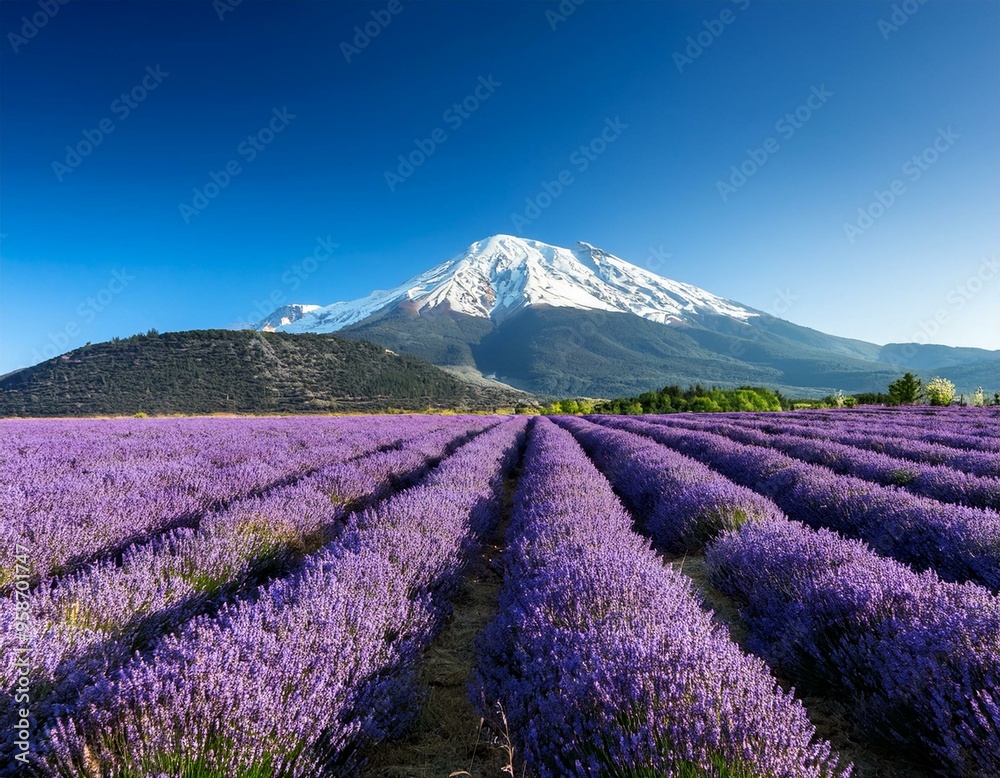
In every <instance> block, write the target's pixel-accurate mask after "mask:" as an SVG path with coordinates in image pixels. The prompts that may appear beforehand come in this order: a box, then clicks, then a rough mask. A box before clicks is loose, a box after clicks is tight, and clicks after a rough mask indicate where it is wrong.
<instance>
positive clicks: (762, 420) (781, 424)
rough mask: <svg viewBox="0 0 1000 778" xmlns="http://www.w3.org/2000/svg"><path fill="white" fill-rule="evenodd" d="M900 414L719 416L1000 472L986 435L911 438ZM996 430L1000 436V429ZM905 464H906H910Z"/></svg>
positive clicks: (771, 430)
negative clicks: (953, 439)
mask: <svg viewBox="0 0 1000 778" xmlns="http://www.w3.org/2000/svg"><path fill="white" fill-rule="evenodd" d="M678 418H679V417H678ZM687 418H688V419H689V420H693V419H690V417H687ZM897 418H898V416H897V414H896V413H893V412H885V413H883V414H882V415H879V416H872V415H869V414H867V413H858V412H857V411H851V412H846V411H844V412H841V413H840V414H839V415H836V416H833V417H830V418H828V417H827V416H822V417H818V416H815V415H807V414H781V415H775V414H769V415H763V414H717V415H715V416H714V418H713V421H715V422H717V423H723V422H725V423H731V424H734V425H739V426H741V427H749V428H751V429H755V430H759V431H761V432H765V433H768V434H772V435H784V434H795V435H798V436H800V437H802V438H807V439H809V440H816V441H830V442H833V443H841V444H845V445H848V446H853V447H855V448H859V449H864V450H866V451H871V452H874V453H876V454H885V455H887V456H889V457H894V458H897V459H901V460H909V461H911V462H919V463H923V464H928V465H946V466H947V467H950V468H952V469H954V470H960V471H962V472H964V473H968V474H969V475H975V476H984V477H994V478H995V477H1000V451H990V450H984V449H982V448H980V447H979V446H980V443H981V440H982V438H981V436H980V435H970V434H969V433H968V430H967V429H963V432H964V434H963V436H962V440H963V442H964V443H965V446H964V447H961V448H960V447H957V446H946V445H943V444H941V443H934V442H930V441H927V440H921V439H919V438H913V437H907V436H906V433H905V431H904V430H905V427H906V426H907V425H900V424H899V423H898V422H897V420H896V419H897ZM925 425H927V426H925V427H924V428H922V429H923V430H924V431H925V432H927V431H932V430H934V428H933V427H931V426H930V425H929V424H927V422H925ZM932 434H934V433H933V432H932ZM996 434H998V435H1000V432H997V433H996ZM902 466H903V467H906V465H905V464H904V465H902Z"/></svg>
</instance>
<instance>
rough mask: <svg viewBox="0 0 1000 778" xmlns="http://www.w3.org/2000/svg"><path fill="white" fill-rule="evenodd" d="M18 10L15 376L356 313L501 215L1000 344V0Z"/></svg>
mask: <svg viewBox="0 0 1000 778" xmlns="http://www.w3.org/2000/svg"><path fill="white" fill-rule="evenodd" d="M894 7H895V8H896V10H895V11H894ZM0 22H2V33H3V41H2V42H0V48H2V54H0V87H2V104H0V154H2V156H0V187H2V188H0V219H2V224H0V233H2V234H0V239H2V244H0V346H2V351H0V372H4V371H6V370H10V369H14V368H17V367H20V366H24V365H28V364H32V363H34V362H37V361H39V360H40V359H41V358H43V357H50V356H53V355H54V354H56V353H62V352H64V351H67V350H69V349H71V348H75V347H77V346H81V345H83V344H84V343H85V342H86V341H93V342H97V341H101V340H107V339H109V338H111V337H112V336H115V335H119V336H125V335H130V334H133V333H135V332H144V331H146V330H147V329H149V328H154V327H155V328H157V329H159V330H160V331H167V330H181V329H194V328H207V327H227V326H232V325H234V324H235V323H237V322H241V321H246V320H254V319H257V318H260V316H262V315H263V313H264V312H266V311H265V310H263V309H267V308H269V307H273V306H271V305H270V303H269V302H268V300H281V301H286V302H307V303H318V304H329V303H332V302H334V301H337V300H343V299H353V298H355V297H360V296H363V295H365V294H367V293H368V292H370V291H371V290H372V289H377V288H387V287H390V286H395V285H396V284H398V283H401V282H402V281H404V280H405V279H406V278H407V277H409V276H411V275H413V274H415V273H418V272H420V271H423V270H425V269H427V268H429V267H431V266H432V265H434V264H437V263H438V262H441V261H444V260H446V259H449V258H450V257H452V256H454V255H455V254H457V253H458V252H460V251H461V250H462V249H463V248H465V247H466V246H467V245H468V244H470V243H471V242H473V241H475V240H479V239H482V238H484V237H486V236H488V235H491V234H495V233H514V234H519V235H522V236H524V237H530V238H534V239H537V240H542V241H546V242H549V243H555V244H558V245H564V246H571V245H573V244H574V243H575V242H576V241H578V240H585V241H587V242H590V243H593V244H596V245H598V246H600V247H602V248H604V249H605V250H607V251H610V252H612V253H614V254H617V255H619V256H621V257H623V258H625V259H628V260H630V261H633V262H635V263H636V264H640V265H645V266H646V267H649V268H650V269H653V270H656V271H657V272H659V273H661V274H662V275H665V276H667V277H670V278H674V279H677V280H680V281H685V282H689V283H693V284H696V285H698V286H701V287H703V288H705V289H708V290H710V291H712V292H715V293H716V294H720V295H723V296H726V297H730V298H732V299H735V300H738V301H740V302H743V303H745V304H747V305H751V306H753V307H756V308H759V309H763V310H766V311H770V312H773V313H776V314H778V315H781V316H783V317H784V318H787V319H789V320H791V321H793V322H796V323H798V324H803V325H807V326H811V327H815V328H817V329H820V330H823V331H826V332H830V333H833V334H837V335H844V336H850V337H856V338H861V339H864V340H869V341H873V342H876V343H886V342H893V341H911V340H918V341H923V342H927V341H930V342H939V343H946V344H950V345H969V346H980V347H986V348H1000V265H998V260H1000V3H998V2H996V0H970V1H966V0H930V1H929V2H926V3H923V4H921V3H919V2H917V0H907V1H906V2H890V3H882V2H834V1H830V2H761V1H759V0H738V1H737V2H719V3H714V2H693V3H681V2H662V3H657V2H634V3H633V2H601V1H600V0H587V2H583V3H581V4H580V5H579V6H578V7H577V6H576V5H574V3H573V2H571V0H566V1H565V2H563V3H562V4H559V3H549V2H538V3H536V2H530V1H525V2H491V3H480V2H450V3H449V2H426V1H423V0H410V2H405V0H399V2H394V3H390V2H388V0H387V1H386V2H377V3H370V4H368V3H364V4H363V3H349V2H329V3H326V2H304V3H294V2H280V3H279V2H272V3H267V2H255V1H254V0H243V2H241V3H236V2H235V0H218V1H217V2H215V3H213V2H211V0H197V1H194V0H192V1H191V2H142V1H141V0H132V1H130V2H88V1H87V0H70V1H69V2H68V3H66V4H65V5H62V4H60V3H59V1H58V0H33V1H32V2H19V0H4V2H3V3H0ZM366 27H367V30H368V33H367V34H366V32H365V29H366ZM355 28H358V29H357V30H356V29H355ZM372 33H374V34H373V35H372ZM477 90H478V92H477ZM456 104H458V105H457V107H456ZM602 133H603V135H604V137H603V138H602ZM596 139H600V140H596ZM609 139H610V142H608V140H609ZM581 146H582V147H584V150H583V151H581ZM67 147H68V148H67ZM421 147H422V149H423V150H421ZM427 152H429V153H427ZM400 155H402V157H403V158H404V161H405V160H406V158H407V157H411V156H412V158H413V160H414V161H416V162H418V163H419V164H417V165H415V166H413V167H408V166H407V165H406V164H401V162H400V159H399V157H400ZM422 157H423V158H422ZM740 168H743V170H742V171H741V170H740ZM564 171H565V172H564ZM560 176H562V181H563V183H559V182H560ZM567 176H568V177H567ZM552 182H555V183H552ZM560 187H561V191H560V189H559V188H560ZM547 190H548V191H547ZM552 193H556V196H554V197H553V196H551V195H552ZM880 200H881V202H880ZM859 209H860V210H859ZM321 244H336V245H335V246H334V247H333V249H332V251H330V252H328V251H327V250H326V249H325V248H323V245H321ZM310 257H312V259H307V258H310ZM935 317H937V318H938V319H939V321H935Z"/></svg>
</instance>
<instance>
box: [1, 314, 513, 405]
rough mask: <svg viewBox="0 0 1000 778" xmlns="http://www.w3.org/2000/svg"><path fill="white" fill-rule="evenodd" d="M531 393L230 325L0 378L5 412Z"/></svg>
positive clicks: (485, 399)
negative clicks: (494, 386)
mask: <svg viewBox="0 0 1000 778" xmlns="http://www.w3.org/2000/svg"><path fill="white" fill-rule="evenodd" d="M525 397H526V396H525V395H523V394H520V393H516V392H513V391H507V390H504V389H502V388H491V387H484V386H478V385H473V384H470V383H468V382H465V381H462V380H460V379H459V378H456V377H455V376H453V375H451V374H450V373H448V372H446V371H444V370H441V369H440V368H437V367H434V366H433V365H430V364H428V363H427V362H424V361H423V360H420V359H417V358H415V357H411V356H407V355H396V354H393V353H392V352H389V351H386V350H385V349H384V348H382V347H381V346H375V345H373V344H371V343H366V342H362V341H354V340H345V339H342V338H338V337H335V336H332V335H287V334H284V333H261V332H251V331H230V330H192V331H188V332H170V333H164V334H162V335H161V334H156V333H150V334H147V335H136V336H133V337H131V338H126V339H122V340H117V339H116V340H113V341H110V342H107V343H97V344H93V345H90V344H88V345H87V346H84V347H83V348H80V349H77V350H76V351H72V352H70V353H68V354H64V355H63V356H61V357H57V358H55V359H51V360H48V361H47V362H43V363H41V364H39V365H35V366H34V367H31V368H27V369H25V370H20V371H18V372H16V373H12V374H9V375H7V376H5V377H3V378H2V379H0V416H84V415H119V414H135V413H148V414H167V413H310V412H339V411H366V412H373V411H384V410H388V409H401V410H424V409H436V408H455V409H465V410H477V409H484V410H490V409H493V408H497V407H504V406H510V405H513V404H515V403H517V402H524V400H525Z"/></svg>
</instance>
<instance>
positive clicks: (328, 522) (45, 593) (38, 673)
mask: <svg viewBox="0 0 1000 778" xmlns="http://www.w3.org/2000/svg"><path fill="white" fill-rule="evenodd" d="M492 423H493V422H488V421H485V420H480V421H477V422H471V421H466V422H459V424H460V426H456V423H455V422H451V423H443V422H441V421H440V420H437V421H435V420H414V421H413V422H410V423H409V424H407V425H403V426H402V427H400V425H399V424H398V423H394V426H395V427H396V431H395V432H393V433H392V435H393V436H397V437H398V436H399V435H407V436H408V437H406V438H403V443H404V444H405V445H404V446H403V447H402V448H393V449H390V450H387V451H377V452H375V453H372V454H369V455H367V456H361V457H353V458H349V459H347V461H343V462H339V463H337V464H333V465H327V466H325V467H321V468H319V469H318V470H316V471H315V472H313V473H312V474H311V475H309V476H305V477H303V478H302V479H300V480H299V481H297V482H296V483H294V484H290V485H286V486H282V487H278V488H275V489H272V490H270V491H269V492H268V493H266V494H264V495H262V496H258V497H251V498H245V499H242V500H235V501H233V502H231V503H230V504H229V505H227V506H226V507H225V508H223V509H220V510H218V511H214V512H210V513H209V514H207V515H206V516H205V517H204V518H203V519H202V521H201V523H200V527H199V529H198V530H192V529H188V528H182V529H177V530H172V531H170V532H167V533H165V534H163V535H161V536H158V537H156V538H155V539H153V540H151V541H150V542H148V543H145V544H141V545H134V546H132V547H130V548H129V549H127V550H126V551H125V552H124V554H123V555H122V556H121V558H116V559H104V560H101V561H99V562H97V563H94V564H92V565H91V566H89V567H87V568H86V569H84V570H82V571H79V572H77V573H76V574H73V575H68V576H64V577H61V578H58V579H54V580H50V581H47V582H46V583H45V584H44V585H42V586H39V587H37V589H36V591H35V592H34V593H33V594H32V596H31V597H30V598H28V600H27V602H28V604H29V606H30V609H29V611H28V614H27V615H28V618H29V620H30V623H31V624H32V625H34V633H35V634H34V643H35V646H36V648H35V650H34V651H33V652H32V654H31V656H30V664H29V669H30V677H31V687H30V697H31V699H32V700H33V703H34V711H33V712H34V715H35V717H36V721H38V722H45V721H47V720H48V719H49V718H50V717H51V715H52V714H53V711H55V710H65V706H66V705H70V704H72V703H73V702H74V701H75V700H77V699H78V698H79V695H80V693H81V691H82V690H83V689H84V688H86V687H87V686H89V685H91V684H94V683H97V682H98V681H99V680H100V679H101V678H102V677H104V676H106V675H108V674H109V673H111V672H114V671H115V670H116V669H117V668H118V667H120V666H121V665H122V664H123V663H124V662H125V661H127V660H128V658H130V657H131V655H132V654H133V652H134V651H136V650H140V649H142V648H144V647H147V646H148V645H150V644H151V643H153V642H155V640H156V639H157V638H158V637H159V636H160V635H162V634H163V633H165V632H166V631H168V630H171V629H176V628H178V627H179V626H180V625H182V624H183V623H184V622H186V621H188V620H189V619H191V618H192V617H194V616H196V615H197V614H199V613H202V612H207V611H211V610H213V609H215V608H217V607H219V606H220V605H221V603H222V602H224V601H225V600H227V599H233V598H235V597H240V596H247V595H248V594H252V593H253V591H254V588H255V586H256V585H258V584H260V583H261V582H262V579H264V580H266V578H267V577H269V576H271V575H274V574H282V573H284V572H285V571H286V570H287V569H288V568H289V567H290V566H292V565H294V564H295V562H296V560H298V559H301V558H303V557H304V556H306V555H307V554H309V553H311V552H312V551H315V550H316V549H317V548H319V547H320V546H322V545H324V544H326V543H328V542H330V541H332V540H333V539H334V538H336V536H337V535H338V534H339V532H340V531H341V529H342V527H343V520H344V518H345V516H346V515H347V513H348V512H349V510H350V508H352V507H361V505H363V504H365V503H368V502H372V501H374V500H377V499H380V498H382V497H384V496H386V495H387V494H388V493H389V492H390V491H392V490H393V489H394V488H398V487H400V486H402V485H405V484H406V483H407V482H412V481H414V480H415V479H416V478H418V477H419V476H421V475H422V474H423V473H425V472H426V471H427V469H428V467H429V466H431V464H433V462H434V461H436V459H438V458H440V457H442V456H443V455H444V454H445V453H446V452H447V451H448V450H449V448H450V447H453V446H454V445H456V444H457V443H459V442H461V441H462V440H464V438H465V437H466V436H468V435H469V434H474V433H476V432H478V431H481V430H482V428H483V427H485V426H487V425H488V424H492ZM456 436H458V437H456ZM378 439H379V436H378V435H377V434H376V435H373V436H372V441H373V442H372V444H370V445H374V442H375V441H377V440H378ZM354 449H355V447H354V446H353V445H351V446H349V447H347V448H345V450H344V453H345V454H348V453H350V452H353V451H354ZM20 608H23V602H22V601H21V600H20V599H18V600H16V601H15V600H14V599H13V598H7V599H2V600H0V650H2V652H3V655H4V656H10V655H11V654H12V652H13V651H14V646H15V645H16V644H18V643H19V642H20V641H19V637H18V635H17V633H16V631H15V630H14V629H13V628H12V625H13V624H14V623H15V621H16V619H17V615H18V609H20ZM24 669H25V668H24V667H23V666H20V667H18V668H16V669H15V668H14V667H12V666H10V665H9V664H7V665H5V666H4V667H3V668H0V683H2V685H0V696H2V697H3V698H4V699H7V700H9V699H11V698H13V696H14V689H15V684H16V683H18V682H20V679H21V677H22V676H23V674H24ZM13 707H14V706H9V707H8V706H3V710H4V714H3V715H0V722H4V721H5V719H6V717H7V715H8V714H7V711H12V710H13ZM3 731H4V732H5V733H8V732H9V731H10V728H9V727H4V730H3Z"/></svg>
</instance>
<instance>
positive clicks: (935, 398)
mask: <svg viewBox="0 0 1000 778" xmlns="http://www.w3.org/2000/svg"><path fill="white" fill-rule="evenodd" d="M927 399H928V400H929V401H930V404H931V405H951V401H952V400H954V399H955V384H953V383H952V382H951V381H949V380H948V379H947V378H940V377H938V378H935V379H934V380H933V381H930V382H929V383H928V384H927Z"/></svg>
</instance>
